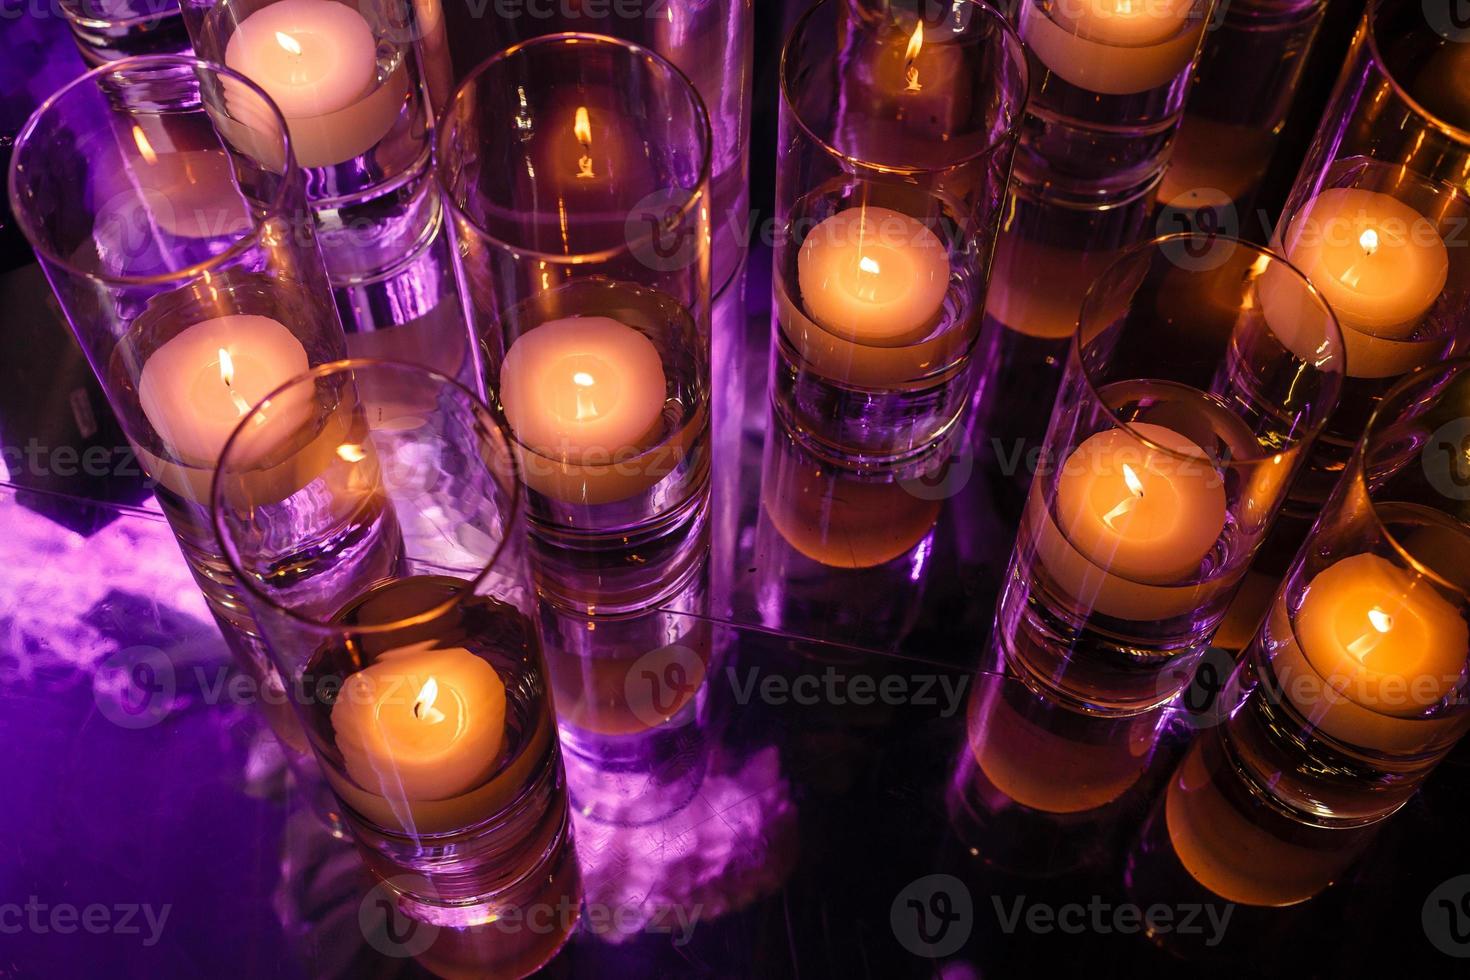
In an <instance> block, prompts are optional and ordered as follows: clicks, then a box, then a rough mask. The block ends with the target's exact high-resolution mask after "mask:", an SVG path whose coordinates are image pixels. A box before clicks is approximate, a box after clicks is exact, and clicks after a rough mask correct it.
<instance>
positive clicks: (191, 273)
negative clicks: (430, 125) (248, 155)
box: [6, 54, 300, 286]
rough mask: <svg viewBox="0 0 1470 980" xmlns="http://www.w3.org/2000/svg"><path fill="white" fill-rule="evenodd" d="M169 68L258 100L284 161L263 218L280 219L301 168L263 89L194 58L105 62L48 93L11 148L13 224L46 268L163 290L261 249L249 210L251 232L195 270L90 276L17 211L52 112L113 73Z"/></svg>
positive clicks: (262, 225)
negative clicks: (24, 175)
mask: <svg viewBox="0 0 1470 980" xmlns="http://www.w3.org/2000/svg"><path fill="white" fill-rule="evenodd" d="M170 67H172V68H190V69H192V70H193V71H194V74H195V76H196V77H198V75H199V73H200V72H201V71H203V72H208V73H209V74H211V75H213V76H216V77H220V78H228V79H230V80H231V81H233V82H236V83H239V84H240V85H243V86H244V88H245V90H246V91H248V92H250V93H251V94H252V95H254V96H256V97H257V98H259V99H260V101H261V103H262V105H263V106H264V107H265V110H266V112H268V113H269V114H270V118H271V119H272V120H273V121H275V122H276V123H278V124H279V132H280V143H279V145H280V147H281V150H282V152H283V157H282V159H283V160H284V166H283V167H282V169H281V180H280V185H279V187H278V188H277V189H276V193H275V195H274V196H273V197H272V199H271V200H270V201H269V203H268V206H267V208H266V210H265V212H264V214H266V215H276V214H279V213H281V211H282V210H283V208H282V206H283V204H284V202H285V200H286V196H287V194H288V189H289V188H290V186H291V182H292V179H293V178H294V177H295V176H296V174H297V173H299V172H300V168H299V167H298V166H297V164H296V153H295V150H294V149H293V147H292V145H291V131H290V128H289V127H288V125H287V123H286V118H285V116H283V115H281V110H280V108H279V107H278V106H277V105H276V104H275V102H273V101H272V100H271V97H270V96H269V95H267V94H266V92H265V90H264V89H262V88H261V87H260V86H259V85H257V84H255V83H254V82H252V81H251V80H250V79H249V78H247V77H246V76H244V75H242V74H240V73H239V72H237V71H235V70H234V69H233V68H230V67H228V66H225V65H219V64H215V63H214V62H212V61H207V60H205V59H203V58H198V57H195V56H193V55H182V54H144V55H134V56H133V57H129V58H119V59H118V60H116V61H109V62H107V63H106V64H104V65H99V66H97V67H96V68H93V69H91V70H90V71H87V72H84V73H83V74H81V75H78V76H77V77H76V78H73V79H72V80H71V81H69V82H67V83H66V84H65V85H63V86H62V87H61V88H59V89H57V90H56V91H55V92H53V93H51V95H50V96H48V97H47V98H46V100H45V101H44V102H42V103H41V104H40V105H39V106H37V107H36V110H35V111H34V112H32V113H31V114H30V116H29V118H27V119H26V122H25V125H24V126H22V127H21V129H20V132H18V133H16V135H15V143H14V146H13V149H12V151H11V159H10V168H9V169H10V173H9V175H8V177H7V181H6V184H7V191H8V193H9V198H10V210H11V212H12V214H14V216H15V223H16V225H17V226H18V227H19V228H20V231H21V234H22V235H24V236H25V239H26V241H28V242H29V243H30V245H31V247H32V248H33V249H35V251H36V253H37V255H38V257H40V258H42V259H43V260H44V261H45V262H46V263H47V264H48V265H52V266H55V267H57V268H59V269H61V270H63V271H64V272H66V273H67V274H68V275H72V276H75V277H77V278H79V279H86V280H89V281H91V282H97V283H105V284H112V285H118V286H167V285H169V284H171V283H177V282H182V281H187V280H190V279H196V278H198V277H199V276H200V275H202V274H204V273H206V272H209V271H211V270H213V269H216V268H219V267H220V266H222V265H225V264H227V263H229V262H231V261H233V260H234V259H237V258H239V257H240V256H241V255H243V254H244V253H245V252H246V251H248V250H249V249H251V248H253V247H255V246H256V245H257V244H259V243H260V239H261V236H262V235H263V234H264V232H265V231H266V222H265V219H264V218H263V217H257V216H256V215H255V214H254V213H253V209H250V208H247V209H246V211H247V213H249V214H250V227H249V228H248V229H246V230H245V231H243V232H242V233H241V234H240V236H239V237H238V238H237V239H236V240H235V241H233V242H231V243H230V245H229V247H228V248H226V249H224V250H223V251H221V252H220V253H219V254H217V255H212V256H210V257H209V258H208V259H206V260H204V261H202V262H196V263H194V264H193V265H190V266H185V267H184V268H181V269H176V270H174V271H172V272H164V273H155V274H152V275H146V276H137V275H103V274H100V273H97V272H89V271H87V270H86V269H83V268H81V267H80V266H78V265H76V264H75V263H73V262H72V261H71V260H70V259H68V258H66V257H63V256H60V255H57V254H56V253H55V251H54V250H53V249H52V248H50V247H49V243H48V244H42V243H41V236H39V235H38V234H36V232H35V229H34V228H33V227H32V221H31V220H30V215H29V212H28V210H27V209H25V208H22V207H21V206H20V191H19V187H20V181H19V179H18V178H19V174H20V164H21V156H22V149H23V148H24V147H25V146H26V145H27V144H28V142H29V141H30V140H31V139H32V138H33V137H34V135H35V131H36V129H37V128H38V127H39V126H40V124H41V121H42V120H43V119H45V118H47V117H48V116H50V115H51V114H52V113H53V112H55V111H57V106H58V105H60V104H61V103H62V101H63V100H65V99H67V98H70V97H72V96H73V95H74V93H75V92H76V91H77V90H79V89H82V88H85V87H86V86H89V85H95V84H96V83H97V81H98V80H99V79H100V78H101V76H103V75H107V74H113V73H119V74H120V73H123V72H127V71H132V70H145V69H153V68H158V69H163V68H170ZM200 109H201V110H203V111H207V110H204V103H203V102H202V101H201V102H200ZM226 142H228V141H226Z"/></svg>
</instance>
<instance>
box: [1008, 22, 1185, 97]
mask: <svg viewBox="0 0 1470 980" xmlns="http://www.w3.org/2000/svg"><path fill="white" fill-rule="evenodd" d="M1195 6H1196V0H1066V2H1056V3H1044V2H1041V0H1022V6H1021V17H1020V30H1019V33H1020V35H1021V39H1022V40H1024V41H1025V42H1026V43H1027V45H1028V46H1029V47H1030V48H1031V51H1032V53H1034V54H1035V55H1036V57H1037V58H1038V59H1040V61H1041V63H1042V64H1044V65H1045V66H1046V67H1047V68H1048V69H1050V70H1051V71H1052V72H1053V73H1054V74H1056V75H1058V76H1060V77H1061V78H1063V79H1065V80H1066V81H1068V82H1070V83H1072V84H1073V85H1076V86H1077V87H1078V88H1083V89H1087V90H1088V91H1091V92H1098V93H1100V94H1103V95H1130V94H1133V93H1136V92H1145V91H1148V90H1149V89H1153V88H1158V87H1159V86H1162V85H1167V84H1169V83H1170V82H1171V81H1173V80H1174V79H1176V78H1178V77H1179V74H1180V73H1181V72H1183V71H1184V70H1185V68H1186V67H1187V66H1188V65H1189V62H1190V60H1191V59H1193V57H1194V53H1195V50H1196V49H1197V48H1198V47H1199V40H1200V35H1201V34H1202V33H1203V32H1204V19H1203V18H1202V17H1194V16H1192V15H1193V13H1194V9H1195Z"/></svg>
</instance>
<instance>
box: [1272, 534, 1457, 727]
mask: <svg viewBox="0 0 1470 980" xmlns="http://www.w3.org/2000/svg"><path fill="white" fill-rule="evenodd" d="M1296 637H1297V639H1298V641H1299V642H1300V644H1301V648H1302V651H1303V652H1304V653H1305V655H1306V658H1307V660H1308V661H1309V662H1310V663H1311V665H1312V667H1313V668H1314V669H1315V670H1316V672H1317V673H1318V674H1319V675H1320V676H1321V677H1322V678H1323V679H1324V680H1325V681H1326V682H1327V683H1328V684H1329V685H1330V686H1331V687H1332V688H1333V690H1335V691H1337V692H1338V693H1340V694H1342V695H1344V696H1345V697H1347V698H1348V699H1350V700H1351V701H1353V702H1355V703H1357V704H1360V705H1362V706H1364V707H1366V708H1370V709H1372V710H1374V711H1376V712H1380V713H1382V714H1388V715H1396V716H1410V715H1416V714H1420V713H1422V712H1423V711H1424V709H1425V708H1427V707H1430V706H1431V705H1434V704H1438V703H1439V702H1440V701H1442V700H1443V699H1444V697H1445V695H1447V694H1449V693H1450V692H1451V691H1453V690H1454V689H1455V687H1456V686H1457V685H1458V683H1459V680H1460V675H1461V674H1462V673H1463V672H1464V670H1465V662H1466V660H1467V658H1470V628H1467V626H1466V623H1465V620H1464V618H1463V617H1462V616H1461V615H1460V613H1459V611H1458V610H1457V609H1456V608H1455V607H1454V606H1453V605H1452V604H1451V603H1450V602H1449V601H1447V600H1446V599H1445V598H1444V597H1443V596H1441V595H1440V594H1439V593H1438V592H1436V591H1435V589H1434V586H1432V585H1430V584H1429V583H1428V582H1427V581H1425V580H1424V579H1422V578H1419V577H1418V576H1415V575H1412V574H1410V573H1409V572H1408V571H1406V570H1404V569H1401V568H1399V567H1398V566H1396V565H1394V564H1393V563H1392V562H1390V561H1388V560H1387V559H1385V558H1381V557H1379V556H1378V555H1373V554H1361V555H1353V556H1352V557H1350V558H1344V559H1343V560H1342V561H1339V562H1338V563H1337V564H1335V565H1333V566H1331V567H1330V568H1327V569H1325V570H1324V571H1322V572H1319V573H1318V574H1317V577H1316V578H1314V579H1312V581H1311V582H1310V583H1308V585H1307V591H1306V595H1305V596H1303V598H1302V602H1301V606H1300V607H1299V608H1298V609H1297V614H1296Z"/></svg>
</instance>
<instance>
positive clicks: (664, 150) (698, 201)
mask: <svg viewBox="0 0 1470 980" xmlns="http://www.w3.org/2000/svg"><path fill="white" fill-rule="evenodd" d="M630 91H633V92H640V93H645V95H644V97H641V98H640V99H638V100H633V101H629V100H628V99H627V98H626V97H625V93H627V92H630ZM438 139H439V152H438V154H437V168H438V169H437V173H438V178H439V183H440V185H441V186H442V188H443V189H444V193H445V199H446V200H447V201H448V202H449V206H450V210H451V213H452V217H453V220H454V223H455V227H456V229H457V230H458V233H459V234H458V238H459V241H460V246H461V248H460V255H459V262H460V268H461V270H462V278H463V281H464V282H465V283H466V284H467V285H468V290H469V298H470V307H471V312H472V315H473V318H474V321H475V327H476V330H477V331H478V333H479V336H480V340H481V345H482V348H483V352H484V354H485V359H484V360H485V363H484V370H485V383H486V386H487V388H488V390H489V391H490V393H491V395H492V397H493V399H494V403H495V404H496V406H497V408H498V409H499V410H500V411H501V412H502V413H503V414H504V417H505V420H506V423H507V426H508V428H509V429H510V431H511V432H512V434H513V452H515V454H516V456H517V459H518V461H519V463H520V475H521V479H522V480H523V482H524V484H525V487H526V490H527V511H528V514H529V516H530V520H531V532H532V540H533V543H534V544H535V546H536V548H537V562H536V571H537V574H538V581H539V587H540V588H541V589H542V590H543V593H544V594H546V595H548V596H551V597H555V598H556V599H557V600H558V601H560V602H561V603H563V604H564V605H567V606H570V607H572V608H579V607H585V605H586V601H588V600H587V595H586V593H587V590H588V587H589V583H590V582H593V581H594V580H595V584H596V589H595V591H596V596H597V597H596V600H595V601H596V603H597V606H598V608H599V609H600V610H605V611H611V610H612V609H615V608H619V607H621V608H625V609H634V608H647V606H648V605H649V604H650V602H651V601H652V600H653V599H654V597H656V596H657V594H659V593H660V592H661V591H664V590H667V589H668V588H670V587H671V585H672V584H673V583H674V582H677V581H678V580H680V578H681V577H682V574H683V573H684V572H686V571H687V570H688V569H689V568H690V567H692V566H691V562H693V561H694V560H696V559H697V558H698V555H697V550H698V548H699V547H700V545H699V542H700V541H702V540H703V539H702V538H701V536H700V534H699V528H700V527H701V526H702V523H703V521H704V519H705V518H704V514H705V511H706V509H707V503H708V499H709V425H710V412H709V384H710V382H709V372H710V364H709V351H710V334H709V330H710V328H709V316H710V308H709V200H708V194H709V186H708V185H709V166H710V132H709V122H708V119H707V117H706V115H705V111H704V107H703V106H702V105H701V104H700V102H699V98H698V96H697V95H696V94H695V93H694V91H693V90H692V89H691V88H690V87H689V83H688V82H687V81H686V80H685V79H684V78H683V77H682V76H681V75H680V74H679V73H678V71H677V70H676V69H674V68H673V67H672V66H671V65H669V64H667V63H666V62H664V61H663V60H662V59H661V58H659V57H658V56H657V55H654V54H652V53H651V52H648V51H646V50H644V49H642V48H639V47H637V46H635V45H631V44H626V43H624V42H621V41H614V40H612V39H611V38H591V39H589V38H586V37H580V38H574V37H570V36H552V37H546V38H539V39H536V40H533V41H529V42H527V43H526V44H524V45H521V46H518V47H516V48H513V49H511V50H510V51H507V52H503V53H502V54H500V55H497V56H496V57H494V58H492V59H490V60H489V61H487V62H486V63H485V64H483V65H481V66H480V67H479V68H478V69H477V70H476V71H475V72H474V73H473V74H472V75H471V76H470V77H469V78H467V79H466V80H465V81H464V83H463V84H462V85H461V86H460V89H459V91H458V93H457V94H456V96H455V98H454V100H453V101H452V103H451V104H450V106H449V108H448V110H447V112H446V114H445V118H444V120H443V124H442V126H441V128H440V132H439V137H438ZM486 168H490V169H486ZM491 170H493V172H494V173H495V174H496V176H495V177H494V178H491V177H490V176H489V174H490V172H491Z"/></svg>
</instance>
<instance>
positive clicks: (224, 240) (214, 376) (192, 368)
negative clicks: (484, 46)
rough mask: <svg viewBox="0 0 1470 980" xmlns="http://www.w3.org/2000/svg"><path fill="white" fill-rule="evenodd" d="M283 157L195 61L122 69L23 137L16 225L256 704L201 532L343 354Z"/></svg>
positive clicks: (258, 106) (46, 112) (272, 710)
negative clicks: (238, 449)
mask: <svg viewBox="0 0 1470 980" xmlns="http://www.w3.org/2000/svg"><path fill="white" fill-rule="evenodd" d="M241 119H249V120H250V121H251V124H252V125H254V126H255V127H256V129H255V130H254V131H255V132H256V133H257V139H256V140H255V141H254V142H253V143H251V144H249V145H239V144H235V143H232V142H231V141H230V140H229V139H227V138H225V137H224V133H225V132H228V131H229V130H230V127H231V126H232V125H238V124H239V122H240V120H241ZM289 158H290V150H289V139H288V132H287V128H286V124H285V122H284V120H283V119H282V118H281V117H280V116H279V115H278V114H277V112H276V109H275V108H274V107H273V106H272V105H271V103H270V101H269V100H268V99H267V97H266V96H265V94H264V93H263V92H262V91H261V90H260V89H258V88H256V87H255V86H253V85H252V84H251V83H250V82H248V81H247V80H246V79H244V78H242V77H241V76H239V75H237V74H235V73H234V72H232V71H230V70H229V69H227V68H223V67H220V66H218V65H211V64H207V63H205V62H203V61H196V60H194V59H193V58H182V57H169V58H164V57H149V58H129V59H124V60H120V61H115V62H112V63H110V64H109V65H108V66H106V67H105V68H101V69H98V70H97V71H95V72H93V73H91V74H88V75H85V76H83V77H81V78H79V79H77V80H76V81H74V82H73V83H71V84H70V85H69V86H67V87H66V88H64V89H62V90H61V91H60V92H58V93H57V94H56V95H54V96H52V98H51V99H50V100H49V101H48V102H47V103H46V104H45V105H44V106H43V107H42V108H41V109H40V110H39V111H38V112H37V113H36V114H35V115H34V116H33V117H32V118H31V120H30V122H29V123H28V124H27V125H26V127H25V129H24V130H23V131H22V132H21V133H20V135H19V138H18V139H17V141H16V146H15V151H14V156H13V171H12V173H11V175H10V193H11V201H12V205H13V210H14V213H15V216H16V219H17V224H18V225H19V227H20V229H21V230H22V231H23V232H24V233H25V234H26V236H27V237H28V238H29V240H30V241H31V243H32V245H33V246H34V247H35V251H36V256H37V258H38V259H39V261H40V263H41V266H42V268H43V270H44V271H45V273H46V276H47V278H48V280H49V281H50V283H51V286H52V288H53V290H54V291H55V293H56V297H57V299H58V301H59V302H60V305H61V308H62V309H63V311H65V313H66V316H67V320H68V322H69V323H70V325H71V328H72V330H73V332H74V333H75V335H76V338H77V342H78V344H79V345H80V347H81V348H82V350H83V351H85V353H86V355H87V359H88V361H89V362H90V363H91V364H92V366H93V368H94V370H95V371H96V372H97V375H98V378H99V380H100V381H101V382H102V385H103V388H104V390H105V391H106V392H107V397H108V402H109V404H110V405H111V407H112V410H113V412H114V413H115V414H116V416H117V418H118V421H119V423H120V424H121V426H122V430H123V432H124V433H125V434H126V435H127V438H128V442H129V443H130V444H131V446H132V448H133V449H134V451H135V452H136V454H137V458H138V461H139V463H140V465H141V466H142V469H143V471H144V473H145V474H146V475H147V476H148V477H149V478H150V480H152V481H153V483H154V491H155V493H156V495H157V497H158V502H159V505H160V508H161V510H162V512H163V514H164V516H165V517H166V518H167V520H168V522H169V525H170V527H171V528H172V529H173V531H174V533H175V535H176V536H177V538H178V540H179V545H180V547H181V549H182V551H183V554H184V557H185V559H186V560H187V561H188V563H189V566H190V570H191V571H192V572H193V574H194V577H195V581H196V582H197V583H198V584H199V586H200V589H201V590H202V591H203V593H204V595H205V598H206V599H207V600H208V602H209V606H210V610H211V612H212V613H213V614H214V615H215V618H216V620H217V621H218V623H219V625H220V627H221V629H222V631H223V633H224V636H225V640H226V643H227V644H228V645H229V647H230V649H231V651H232V652H233V653H234V654H235V656H236V659H237V661H238V663H239V665H240V667H241V669H242V670H244V671H245V672H246V673H247V674H248V676H250V677H251V678H253V679H254V680H255V682H256V683H257V684H258V685H259V686H260V689H261V690H277V689H279V688H280V686H281V679H280V677H279V676H278V675H277V674H276V672H275V671H274V668H273V667H272V665H271V663H270V659H269V657H268V656H267V655H266V652H265V649H264V643H263V640H262V639H261V637H260V635H259V633H258V629H257V626H256V624H255V623H254V621H253V620H252V618H251V616H250V614H249V612H248V611H247V610H246V609H245V607H244V604H243V602H242V600H241V598H240V592H241V585H240V583H239V582H238V581H236V580H235V579H234V578H233V577H232V576H231V575H230V574H229V573H228V571H227V570H226V567H225V562H224V559H223V557H222V556H221V554H220V549H219V544H218V542H217V541H216V539H215V536H214V534H213V531H212V530H211V528H210V526H209V514H208V501H209V484H210V480H211V479H212V477H213V475H214V468H215V463H216V460H217V458H218V456H219V453H220V451H221V449H222V448H223V447H224V443H225V440H226V438H227V437H228V435H229V434H230V432H231V431H232V430H233V429H234V428H235V426H236V425H238V424H239V421H240V419H241V418H242V417H243V416H244V415H246V414H247V413H248V412H249V411H250V410H251V409H252V408H254V407H255V406H256V405H258V404H259V403H260V402H262V401H263V400H266V399H267V398H268V396H269V395H270V393H271V391H272V390H274V389H275V388H277V387H279V386H280V385H281V384H283V383H285V382H286V381H288V380H290V379H291V378H292V377H293V376H295V375H297V374H299V373H301V372H302V371H305V370H307V369H308V368H309V367H310V366H311V365H313V364H320V363H322V362H325V361H331V360H335V359H337V358H339V357H342V356H343V354H344V352H345V345H344V342H343V336H342V328H341V325H340V323H339V322H338V319H337V315H336V312H335V311H334V309H333V308H332V304H331V299H330V293H329V290H328V286H327V278H326V274H325V271H324V269H323V267H322V262H321V257H320V255H319V254H318V251H317V246H316V241H315V238H314V232H313V227H312V222H311V219H310V215H309V212H308V211H307V208H306V198H305V193H304V188H303V180H302V174H301V171H300V170H298V169H297V168H296V167H295V166H294V165H291V166H287V165H285V164H284V161H287V160H289ZM270 411H271V412H272V413H276V414H278V415H280V416H281V417H283V418H284V419H285V420H287V421H290V422H292V423H299V422H303V421H305V419H306V417H307V415H308V414H309V412H308V409H307V406H306V405H305V403H303V402H300V401H291V400H285V401H279V400H278V401H276V402H275V403H274V404H272V406H271V407H270ZM296 449H298V450H299V451H292V452H288V453H284V454H282V455H281V456H279V457H278V458H276V459H275V465H273V466H271V467H268V468H266V469H263V470H262V471H261V472H260V474H259V475H258V478H257V485H258V486H259V487H260V488H261V492H262V493H277V492H278V493H282V494H289V493H291V492H293V491H295V490H298V489H299V488H301V487H302V486H304V485H305V484H306V483H307V482H310V480H312V479H313V478H314V477H315V476H316V475H317V474H319V473H320V472H321V471H322V468H323V466H324V463H323V461H322V457H321V452H322V450H323V447H322V446H320V445H317V446H301V447H296ZM267 450H268V447H267V446H266V445H264V444H263V443H258V444H256V445H255V447H254V450H253V451H255V452H256V453H258V454H260V455H261V456H263V455H265V454H266V453H267ZM359 503H360V504H361V505H363V506H368V507H370V506H371V503H370V500H368V499H367V498H362V499H360V500H359ZM261 705H262V708H263V709H264V710H265V712H266V713H267V716H268V719H269V720H270V722H271V727H272V728H273V730H274V731H275V732H276V733H277V735H278V736H279V737H280V738H281V740H282V741H283V742H284V743H285V744H286V746H287V747H288V748H289V750H290V753H289V754H290V757H291V758H292V759H293V761H294V762H296V763H305V765H304V766H298V772H299V774H300V775H301V777H302V779H303V782H304V785H305V786H306V788H307V792H308V795H311V794H312V793H313V787H317V788H319V786H318V784H319V782H320V777H319V776H316V775H315V774H314V772H313V770H314V768H315V767H314V764H313V763H312V762H311V759H310V756H309V754H308V750H307V746H306V743H305V739H304V736H303V734H302V732H301V729H300V726H299V724H298V723H297V721H296V719H295V718H294V716H292V714H291V713H290V711H289V710H286V709H285V708H284V707H283V706H282V705H281V704H280V703H279V702H278V701H277V700H276V699H271V698H264V699H262V702H261ZM323 809H324V811H325V810H326V807H324V808H323Z"/></svg>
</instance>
